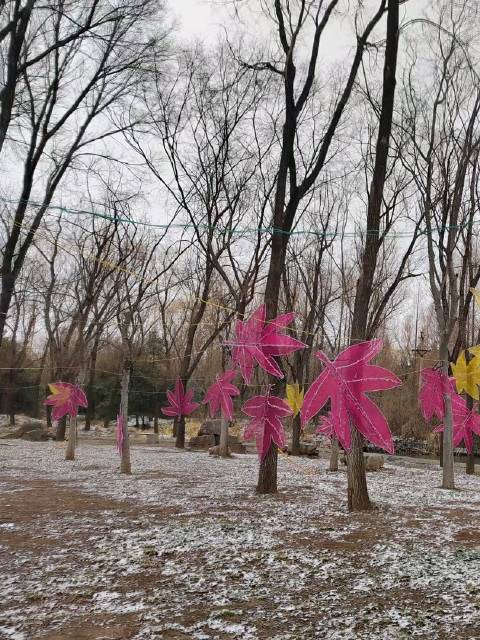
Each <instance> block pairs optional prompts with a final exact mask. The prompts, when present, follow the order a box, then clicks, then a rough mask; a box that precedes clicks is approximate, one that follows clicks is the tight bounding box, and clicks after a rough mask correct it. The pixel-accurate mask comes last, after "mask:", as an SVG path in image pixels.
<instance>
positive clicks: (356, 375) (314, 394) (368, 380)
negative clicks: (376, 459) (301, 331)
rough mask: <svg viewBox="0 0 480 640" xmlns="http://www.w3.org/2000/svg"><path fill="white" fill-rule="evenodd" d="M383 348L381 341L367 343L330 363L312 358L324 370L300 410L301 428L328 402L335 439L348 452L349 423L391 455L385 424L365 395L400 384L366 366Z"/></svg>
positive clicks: (380, 369) (380, 370)
mask: <svg viewBox="0 0 480 640" xmlns="http://www.w3.org/2000/svg"><path fill="white" fill-rule="evenodd" d="M382 347H383V341H382V340H370V341H368V342H361V343H359V344H355V345H353V346H351V347H348V348H347V349H345V350H344V351H342V352H341V353H340V354H339V356H338V357H337V358H336V360H334V361H333V362H332V361H331V360H329V359H328V358H327V356H326V355H325V354H324V353H323V352H321V351H319V352H317V353H316V354H315V355H316V356H317V358H318V359H319V360H321V361H322V362H323V363H324V364H325V369H324V370H323V371H322V373H321V374H320V375H319V376H318V378H317V379H316V380H315V381H314V382H313V383H312V385H311V386H310V388H309V389H308V391H307V393H306V394H305V399H304V401H303V406H302V409H301V412H300V413H301V417H302V424H306V423H307V422H308V421H309V420H311V419H312V418H313V416H315V415H316V414H317V413H318V412H319V411H320V410H321V409H322V407H324V406H325V404H326V403H327V402H328V400H330V414H331V421H332V426H333V430H334V433H335V437H336V438H337V439H338V441H339V442H340V444H341V445H342V447H343V448H344V449H345V450H346V451H348V450H349V449H350V423H351V424H352V425H353V426H354V427H355V428H356V429H357V430H358V431H359V432H360V433H361V434H362V435H363V436H364V437H365V438H366V439H367V440H368V441H369V442H372V443H373V444H375V445H377V446H378V447H381V448H382V449H385V451H387V452H388V453H393V452H394V446H393V439H392V434H391V432H390V429H389V427H388V422H387V420H386V418H385V416H384V415H383V413H382V412H381V411H380V409H379V408H378V407H377V405H376V404H375V403H374V402H373V401H372V400H370V398H368V397H367V396H366V395H365V392H367V391H382V390H384V389H392V388H393V387H396V386H398V385H399V384H401V381H400V380H399V379H398V378H397V376H396V375H394V374H393V373H392V372H391V371H388V369H384V368H383V367H379V366H377V365H371V364H369V361H370V360H371V359H372V358H373V357H374V356H376V355H377V354H378V353H379V352H380V351H381V350H382Z"/></svg>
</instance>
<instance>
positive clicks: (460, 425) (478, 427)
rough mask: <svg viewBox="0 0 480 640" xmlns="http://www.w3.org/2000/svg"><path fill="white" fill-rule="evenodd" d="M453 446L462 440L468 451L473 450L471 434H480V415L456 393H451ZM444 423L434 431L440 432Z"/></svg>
mask: <svg viewBox="0 0 480 640" xmlns="http://www.w3.org/2000/svg"><path fill="white" fill-rule="evenodd" d="M452 417H453V446H454V447H458V446H459V445H460V443H461V442H462V441H463V442H464V443H465V448H466V449H467V451H468V453H472V451H473V434H474V433H476V434H477V435H480V415H478V413H477V412H476V410H475V409H469V408H468V406H467V403H466V401H465V400H464V398H462V396H460V395H458V393H453V394H452ZM444 429H445V425H444V424H441V425H439V426H438V427H436V428H435V431H438V432H441V431H443V430H444Z"/></svg>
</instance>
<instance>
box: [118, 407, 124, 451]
mask: <svg viewBox="0 0 480 640" xmlns="http://www.w3.org/2000/svg"><path fill="white" fill-rule="evenodd" d="M116 440H117V451H118V455H119V456H121V455H122V453H123V445H124V442H125V419H124V417H123V415H122V414H121V413H118V414H117V429H116Z"/></svg>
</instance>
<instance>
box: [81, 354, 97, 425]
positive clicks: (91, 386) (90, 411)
mask: <svg viewBox="0 0 480 640" xmlns="http://www.w3.org/2000/svg"><path fill="white" fill-rule="evenodd" d="M97 351H98V344H95V345H94V348H93V351H92V357H91V360H90V371H89V372H88V383H87V398H88V407H87V409H86V412H85V427H84V431H90V425H91V423H92V419H93V418H95V377H96V375H97V370H96V366H97Z"/></svg>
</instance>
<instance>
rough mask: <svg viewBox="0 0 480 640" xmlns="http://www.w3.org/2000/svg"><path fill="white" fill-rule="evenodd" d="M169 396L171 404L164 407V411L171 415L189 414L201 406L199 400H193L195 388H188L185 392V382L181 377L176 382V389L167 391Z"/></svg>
mask: <svg viewBox="0 0 480 640" xmlns="http://www.w3.org/2000/svg"><path fill="white" fill-rule="evenodd" d="M167 398H168V401H169V402H170V404H169V405H168V406H166V407H162V413H164V414H165V415H166V416H170V417H175V416H188V415H189V414H190V413H192V411H195V409H197V408H198V407H199V406H200V405H199V404H198V402H192V398H193V389H188V391H187V392H185V390H184V388H183V383H182V381H181V380H180V379H179V378H177V381H176V382H175V390H174V391H167Z"/></svg>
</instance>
